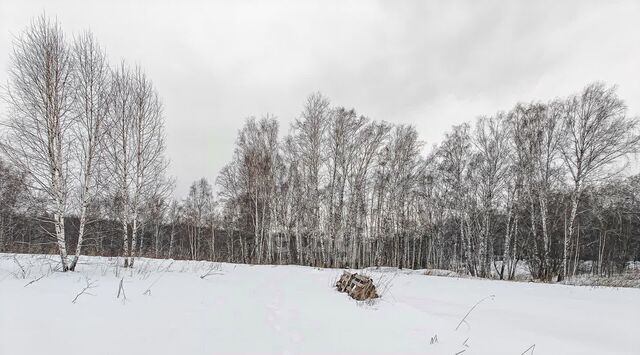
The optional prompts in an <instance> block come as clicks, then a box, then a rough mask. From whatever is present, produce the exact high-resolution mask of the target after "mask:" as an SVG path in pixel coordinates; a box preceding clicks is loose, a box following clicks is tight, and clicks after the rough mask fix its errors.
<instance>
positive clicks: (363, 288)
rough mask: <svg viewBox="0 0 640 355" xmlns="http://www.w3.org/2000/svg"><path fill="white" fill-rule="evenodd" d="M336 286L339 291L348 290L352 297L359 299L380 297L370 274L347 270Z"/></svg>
mask: <svg viewBox="0 0 640 355" xmlns="http://www.w3.org/2000/svg"><path fill="white" fill-rule="evenodd" d="M336 288H337V289H338V292H346V293H347V294H349V296H351V298H353V299H355V300H358V301H364V300H369V299H374V298H378V297H380V296H378V293H377V292H376V286H375V285H374V284H373V280H372V279H371V278H370V277H368V276H365V275H359V274H357V273H354V274H352V273H349V272H346V271H345V272H344V273H343V274H342V276H340V279H338V281H337V282H336Z"/></svg>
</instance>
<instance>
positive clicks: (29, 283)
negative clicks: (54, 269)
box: [24, 274, 48, 287]
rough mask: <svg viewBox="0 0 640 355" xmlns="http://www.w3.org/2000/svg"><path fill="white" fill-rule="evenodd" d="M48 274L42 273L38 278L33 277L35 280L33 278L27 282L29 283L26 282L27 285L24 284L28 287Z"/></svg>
mask: <svg viewBox="0 0 640 355" xmlns="http://www.w3.org/2000/svg"><path fill="white" fill-rule="evenodd" d="M47 275H48V274H42V276H40V277H38V278H37V279H33V280H31V281H29V282H27V284H26V285H24V287H27V286H29V285H31V284H32V283H36V282H38V281H40V280H42V278H44V277H45V276H47Z"/></svg>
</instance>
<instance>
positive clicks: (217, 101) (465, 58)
mask: <svg viewBox="0 0 640 355" xmlns="http://www.w3.org/2000/svg"><path fill="white" fill-rule="evenodd" d="M639 4H640V3H638V2H635V1H610V2H606V3H605V2H596V1H563V2H558V1H536V2H532V1H510V2H505V1H471V0H469V1H453V2H449V1H429V2H427V1H402V2H391V1H389V2H382V1H381V2H372V1H350V2H342V1H335V2H334V1H314V2H301V1H286V2H266V1H248V2H244V1H242V2H209V1H202V2H189V1H175V2H159V1H153V2H151V1H110V2H104V1H82V2H75V1H56V2H52V1H31V2H22V1H3V2H1V3H0V81H1V82H6V74H7V61H8V53H9V51H10V48H11V46H10V43H11V33H14V34H17V33H19V32H20V31H21V30H22V28H24V27H25V26H26V24H28V22H29V21H30V19H31V18H32V17H33V16H36V15H38V14H40V13H42V11H45V12H46V13H47V14H48V15H50V16H56V17H57V18H58V19H59V20H60V21H61V22H62V24H63V27H64V28H65V29H66V30H67V31H68V33H72V32H74V31H79V30H81V29H84V28H91V29H92V30H93V32H94V33H95V34H96V36H97V37H98V39H99V40H100V42H101V44H102V45H103V47H105V49H106V50H107V52H108V53H109V56H110V58H111V60H112V61H113V62H117V61H119V60H120V59H122V58H124V59H126V60H127V61H128V62H131V63H139V64H141V65H142V66H143V67H144V68H145V70H146V71H147V72H148V73H149V75H150V76H151V77H152V78H153V80H154V82H155V84H156V86H157V88H158V90H159V91H160V94H161V96H162V97H163V100H164V104H165V114H166V117H167V139H168V154H169V157H170V159H171V160H172V165H171V174H172V175H175V176H176V177H177V178H178V190H177V195H178V196H181V195H184V194H185V193H186V190H187V187H188V185H189V184H190V183H191V181H193V180H195V179H197V178H199V177H202V176H205V177H207V178H209V179H210V180H211V181H213V180H214V179H215V176H216V174H217V172H218V171H219V169H220V168H221V167H222V166H223V165H224V164H225V163H226V162H227V161H228V160H229V158H230V156H231V153H232V151H233V144H234V141H235V136H236V132H237V130H238V129H239V128H240V127H241V125H242V123H243V120H244V118H245V117H247V116H250V115H256V116H259V115H261V114H264V113H271V114H274V115H276V116H278V117H279V118H280V119H281V132H282V133H283V134H284V133H286V132H287V131H288V127H289V123H290V122H291V121H292V120H293V119H294V118H295V117H297V115H298V114H299V112H300V110H301V106H302V104H303V102H304V99H305V97H306V96H307V95H308V94H309V93H311V92H314V91H318V90H319V91H321V92H323V93H324V94H325V95H327V96H328V97H329V98H331V99H332V101H333V103H334V104H336V105H344V106H348V107H355V108H356V109H357V110H358V111H359V112H360V113H362V114H365V115H367V116H369V117H371V118H374V119H378V120H386V121H389V122H397V123H410V124H414V125H415V126H416V127H417V129H418V130H419V132H420V134H421V137H422V139H423V140H425V141H426V142H427V144H428V145H431V144H433V143H437V142H438V141H439V140H440V139H441V137H442V136H443V134H444V132H445V131H446V130H447V129H448V128H449V127H450V126H451V125H452V124H456V123H460V122H463V121H468V120H472V119H473V118H474V117H476V116H477V115H481V114H491V113H493V112H495V111H497V110H505V109H508V108H510V107H511V106H513V105H514V104H515V103H516V102H518V101H530V100H534V99H540V100H546V99H550V98H553V97H555V96H559V95H566V94H569V93H572V92H575V91H577V90H579V89H580V88H581V87H583V86H584V85H585V84H586V83H587V82H590V81H594V80H604V81H606V82H608V83H611V84H618V85H619V94H620V96H621V97H622V98H624V99H625V100H626V101H627V103H628V106H629V108H630V112H631V113H637V112H638V110H639V109H640V80H638V74H639V73H638V63H640V23H639V22H638V21H637V18H638V15H640V5H639ZM0 114H2V113H0Z"/></svg>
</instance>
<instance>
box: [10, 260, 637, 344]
mask: <svg viewBox="0 0 640 355" xmlns="http://www.w3.org/2000/svg"><path fill="white" fill-rule="evenodd" d="M115 263H116V259H109V258H97V257H91V258H83V259H82V264H81V265H80V267H79V271H78V272H75V273H60V272H51V270H52V269H54V268H55V267H56V265H57V260H56V259H55V257H53V256H29V255H18V256H16V257H15V258H14V256H13V255H9V254H0V354H11V355H17V354H65V355H73V354H119V355H124V354H154V355H158V354H227V353H233V354H254V353H260V354H262V353H269V354H301V353H302V354H327V353H342V354H373V353H386V354H456V353H458V352H461V351H463V350H464V353H463V354H464V355H468V354H492V355H493V354H510V355H519V354H523V352H525V350H526V349H527V348H529V347H531V346H532V345H534V344H535V351H534V352H533V354H536V355H538V354H581V355H585V354H640V342H638V334H639V333H638V330H639V329H640V326H639V323H640V290H638V289H624V288H620V289H614V288H590V287H577V286H565V285H547V284H535V283H516V282H504V281H490V280H476V279H458V278H447V277H435V276H425V275H422V274H421V273H419V272H397V270H395V269H388V268H386V269H381V270H378V271H376V270H367V273H369V274H370V275H371V276H372V277H373V278H374V280H376V282H377V283H378V284H382V285H384V286H386V287H383V288H386V290H383V292H384V294H383V297H382V298H381V299H379V300H377V301H376V302H374V303H373V304H367V303H359V302H356V301H354V300H352V299H350V298H349V297H348V296H347V295H345V294H342V293H338V292H336V291H335V290H334V288H333V287H332V284H333V283H334V281H335V279H336V278H337V277H338V275H339V274H340V273H341V270H334V269H316V268H310V267H300V266H250V265H235V264H224V263H222V264H211V263H208V262H188V261H175V262H173V261H170V260H151V259H142V260H138V261H137V264H136V268H135V269H133V270H126V271H125V270H123V269H118V268H115V266H114V265H115ZM18 264H19V265H18ZM208 272H209V276H206V277H204V278H201V276H203V275H204V274H206V273H208ZM43 275H45V276H44V277H42V278H41V279H40V280H38V281H35V282H33V283H31V284H29V285H27V284H28V283H29V282H31V281H33V280H37V279H38V278H40V277H41V276H43ZM123 277H124V290H125V293H126V301H124V300H123V297H122V296H121V298H120V299H118V298H116V296H117V291H118V286H119V283H120V280H121V279H122V278H123ZM87 281H88V282H89V283H92V286H93V287H92V288H91V289H90V290H89V291H87V292H89V293H91V294H92V295H88V294H84V295H81V296H79V297H78V298H77V299H76V302H75V303H72V301H73V300H74V298H75V297H76V295H77V294H78V293H79V292H80V291H81V290H82V289H83V288H84V287H85V286H86V285H87ZM25 285H26V286H25ZM147 290H149V291H147ZM489 295H494V296H495V297H493V298H488V299H486V300H485V301H483V302H482V303H480V304H479V305H478V306H477V308H476V309H475V310H473V311H472V313H471V314H470V315H469V316H468V317H467V322H465V323H463V324H462V325H461V326H460V328H459V330H458V331H455V328H456V326H457V324H458V323H459V322H460V320H461V319H462V318H463V317H464V315H465V314H466V313H467V312H468V311H469V309H470V308H471V307H472V306H473V305H474V304H475V303H476V302H478V301H479V300H480V299H483V298H485V297H487V296H489ZM435 337H437V341H434V342H433V344H431V342H432V338H435ZM530 353H531V350H529V351H528V352H526V354H530Z"/></svg>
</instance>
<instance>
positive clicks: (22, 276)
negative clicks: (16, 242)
mask: <svg viewBox="0 0 640 355" xmlns="http://www.w3.org/2000/svg"><path fill="white" fill-rule="evenodd" d="M13 262H14V263H16V264H17V265H18V267H19V268H20V273H18V272H13V273H12V274H13V276H14V277H15V278H16V279H26V278H27V275H28V272H27V270H25V269H24V267H23V266H22V264H20V262H19V261H18V258H16V256H15V255H14V256H13Z"/></svg>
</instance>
